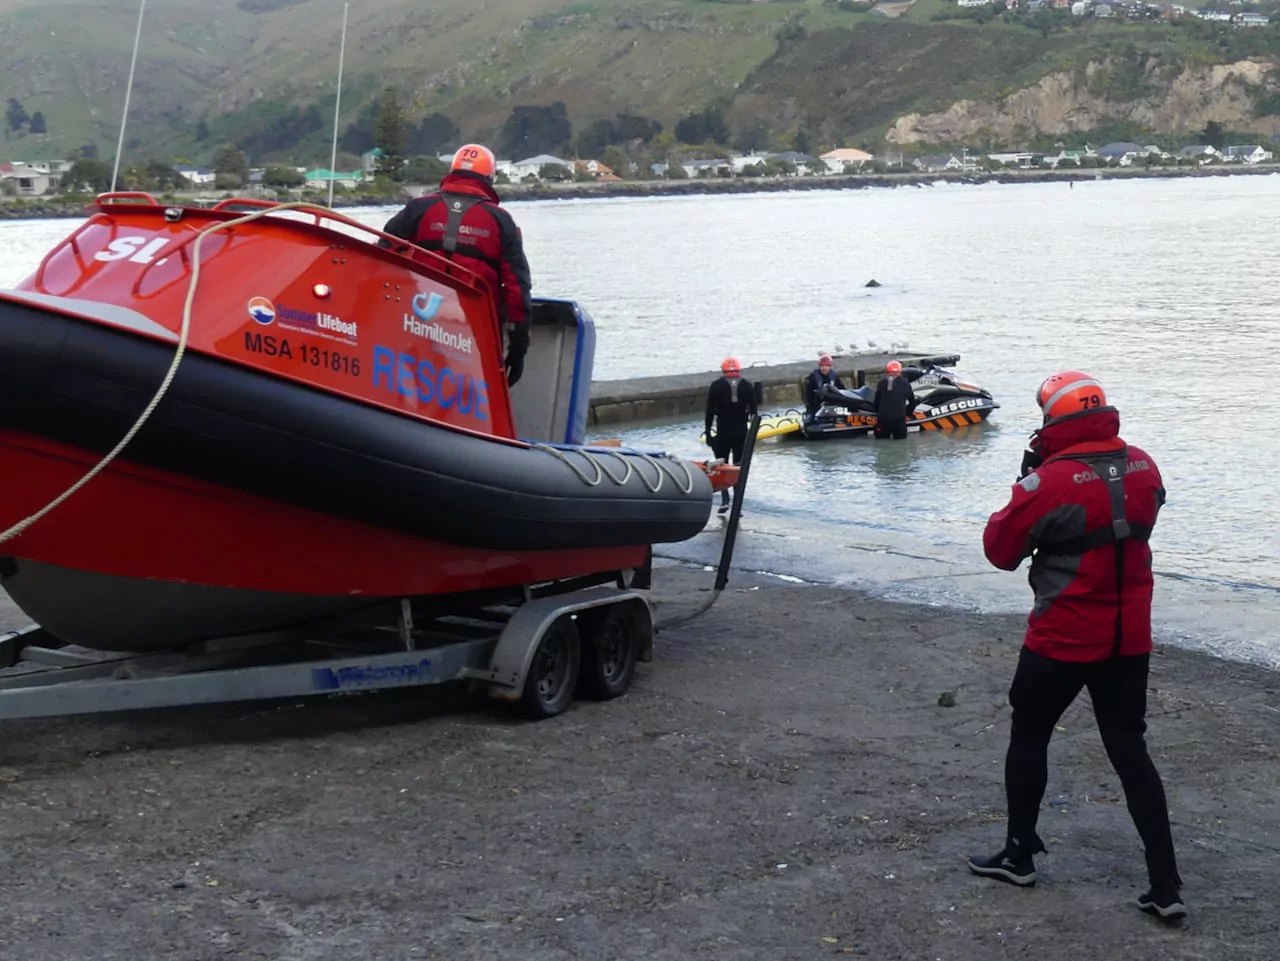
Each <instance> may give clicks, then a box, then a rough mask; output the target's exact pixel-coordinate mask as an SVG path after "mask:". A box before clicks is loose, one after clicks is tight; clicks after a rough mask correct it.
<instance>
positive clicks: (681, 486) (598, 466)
mask: <svg viewBox="0 0 1280 961" xmlns="http://www.w3.org/2000/svg"><path fill="white" fill-rule="evenodd" d="M529 449H530V450H540V451H542V452H543V453H546V454H550V455H552V456H553V457H555V458H557V459H558V460H560V461H563V462H564V463H565V464H566V465H568V467H569V469H570V470H572V471H573V472H574V473H575V474H577V475H578V477H579V479H580V480H581V481H582V482H583V483H584V484H586V485H587V486H588V487H597V486H599V484H600V482H601V481H603V480H604V479H605V478H606V477H607V478H609V480H611V481H613V483H614V484H616V485H617V486H618V487H623V486H625V485H626V483H627V481H629V480H630V479H631V475H632V474H635V475H636V476H637V477H639V478H640V482H641V483H642V484H644V486H645V487H646V488H648V490H649V492H650V493H651V494H656V493H658V491H660V490H662V485H663V484H664V483H665V478H667V477H670V478H671V482H672V483H673V484H675V485H676V488H677V490H679V491H680V492H681V493H683V494H692V493H693V472H692V471H690V470H689V465H688V464H686V463H685V462H684V461H682V460H680V459H679V458H678V457H673V456H671V455H670V454H662V455H660V456H661V458H662V460H661V461H660V460H659V459H658V458H657V457H654V456H653V455H652V454H646V453H645V452H644V451H640V450H637V451H632V452H631V454H630V457H627V456H624V455H623V454H622V453H620V452H619V451H615V450H595V451H588V450H583V449H582V448H573V449H572V450H571V451H570V453H574V454H578V455H579V456H581V457H582V458H583V460H585V461H586V462H587V463H588V464H590V465H591V466H592V468H593V469H594V470H595V477H594V478H592V477H588V476H587V475H586V474H585V473H584V472H583V471H582V470H581V469H580V468H579V467H578V465H577V464H575V463H574V462H573V461H571V460H570V459H569V457H568V455H566V454H565V452H564V451H562V450H561V449H560V448H558V447H553V446H552V445H550V444H530V445H529ZM602 454H603V455H605V456H607V457H613V458H616V459H617V460H620V461H621V462H622V465H623V466H624V467H625V468H626V471H625V472H624V473H623V475H622V477H621V479H619V478H618V476H617V475H616V474H614V473H613V471H611V470H609V469H608V468H607V467H605V466H604V464H603V463H602V462H601V461H598V460H596V456H598V455H602ZM636 459H639V460H644V461H648V462H649V463H650V464H652V465H653V469H654V471H655V472H656V474H655V475H654V476H655V477H656V481H655V482H653V483H650V481H649V479H648V478H647V477H645V476H644V473H643V472H642V471H641V470H640V469H639V467H637V466H636ZM662 461H671V462H674V463H676V464H678V465H679V466H680V469H681V470H682V471H683V472H684V481H683V482H682V481H681V480H680V478H678V477H677V476H676V475H675V474H674V473H672V472H671V471H670V470H668V469H667V468H666V467H664V466H663V463H662Z"/></svg>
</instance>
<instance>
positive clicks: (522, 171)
mask: <svg viewBox="0 0 1280 961" xmlns="http://www.w3.org/2000/svg"><path fill="white" fill-rule="evenodd" d="M449 159H450V160H452V159H453V158H452V157H450V158H449ZM548 164H553V165H555V166H559V167H564V168H565V169H566V170H573V163H572V162H571V161H568V160H561V159H560V158H559V157H553V156H552V155H551V154H549V153H540V154H538V155H537V156H536V157H526V158H525V159H524V160H517V161H516V162H515V163H513V164H512V165H511V173H509V174H508V175H507V176H509V177H511V178H512V179H513V180H519V179H522V178H524V177H527V176H528V175H529V174H533V175H534V176H535V177H538V176H541V173H540V171H541V170H542V168H543V167H545V166H547V165H548Z"/></svg>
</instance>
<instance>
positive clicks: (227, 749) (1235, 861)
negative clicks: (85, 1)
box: [0, 566, 1280, 961]
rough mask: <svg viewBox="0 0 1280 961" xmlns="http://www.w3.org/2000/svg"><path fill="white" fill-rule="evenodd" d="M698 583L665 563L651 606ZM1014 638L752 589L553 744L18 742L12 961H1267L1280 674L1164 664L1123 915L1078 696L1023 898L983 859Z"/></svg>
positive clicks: (1127, 836)
mask: <svg viewBox="0 0 1280 961" xmlns="http://www.w3.org/2000/svg"><path fill="white" fill-rule="evenodd" d="M710 576H711V575H710V574H708V573H705V572H702V571H691V570H687V569H684V568H680V567H673V566H662V567H659V569H658V571H657V573H656V577H655V585H656V588H657V590H656V594H657V596H658V599H659V602H660V604H659V609H660V615H665V614H666V613H670V612H671V611H673V610H676V609H679V608H680V607H682V606H688V605H692V604H695V603H696V602H697V601H698V599H699V598H700V597H703V596H705V595H703V594H701V588H702V587H703V586H705V585H706V584H707V583H708V582H709V579H710ZM20 621H21V617H20V616H17V615H16V612H14V611H13V610H12V608H11V606H7V601H6V602H3V603H0V629H4V628H5V627H6V626H8V627H12V626H15V625H16V623H18V622H20ZM1020 637H1021V618H1006V617H992V616H981V615H974V614H964V613H957V612H954V611H948V610H943V609H936V608H928V607H910V606H904V605H896V604H889V603H885V602H882V601H878V600H876V599H874V598H869V597H866V596H862V595H859V594H856V593H852V592H848V591H842V590H836V589H829V588H820V587H811V586H790V585H788V586H782V585H779V584H778V583H777V582H775V581H764V580H752V579H750V578H749V577H747V576H746V575H739V576H736V577H735V579H734V582H733V585H732V586H731V588H730V590H729V591H728V592H726V594H725V596H724V597H722V598H721V599H720V601H719V602H718V603H717V605H716V606H715V607H714V608H713V609H712V612H711V613H710V614H708V615H707V616H705V617H703V618H702V619H700V620H697V621H694V622H693V623H691V624H689V625H687V626H684V627H681V628H676V629H673V630H671V631H668V632H664V633H663V634H661V635H660V636H659V638H658V642H657V652H656V659H655V661H654V662H653V663H651V664H647V665H641V668H640V672H639V675H638V677H637V680H636V682H635V685H634V687H633V688H632V690H631V692H630V693H629V694H628V695H627V696H626V697H625V698H623V699H620V700H617V701H613V702H610V703H604V704H592V703H584V704H579V705H575V706H574V708H573V709H572V710H570V711H569V712H568V713H566V714H565V715H563V716H561V717H559V718H555V719H552V720H549V721H544V722H540V723H528V722H522V721H518V720H515V719H513V718H512V717H511V716H510V715H509V714H508V713H507V712H506V711H505V710H504V709H503V708H502V707H501V706H500V705H498V704H496V703H494V702H490V701H488V700H486V699H484V698H483V697H478V696H475V695H468V694H466V693H465V692H461V691H454V692H438V693H436V694H434V695H433V696H424V695H423V694H422V693H421V692H412V691H401V692H391V693H384V694H366V695H359V696H343V697H334V698H316V699H310V700H303V701H296V702H273V703H270V704H261V703H258V704H242V705H231V706H219V707H216V708H197V709H173V710H167V711H152V712H143V713H134V714H127V715H107V716H102V717H96V718H77V719H67V720H52V721H21V722H8V723H4V724H2V725H0V902H2V903H3V905H4V910H3V912H2V913H0V958H3V959H4V961H37V959H39V961H47V959H55V961H74V959H95V961H96V959H103V961H106V959H120V961H162V959H163V961H168V959H174V961H204V959H224V958H237V959H238V958H244V959H264V961H268V959H269V961H293V959H298V961H302V959H306V961H330V959H332V961H350V959H354V958H359V959H362V961H366V959H367V961H382V959H387V961H391V959H396V961H399V959H410V958H412V959H418V958H438V959H442V961H445V959H447V961H464V959H472V958H474V959H485V961H491V959H493V958H498V957H505V958H517V959H520V961H563V959H579V958H581V959H590V961H615V959H646V961H667V959H684V958H699V959H701V958H706V959H716V961H720V959H724V961H729V959H734V961H737V959H744V961H745V959H752V961H755V959H769V961H780V959H787V961H789V959H808V958H826V957H831V956H848V955H852V956H855V957H868V958H876V959H888V958H909V959H935V958H936V959H945V961H951V959H974V961H993V959H1003V958H1035V959H1037V961H1057V959H1063V961H1067V959H1071V961H1075V959H1085V958H1088V959H1095V958H1124V959H1132V961H1142V959H1156V958H1159V959H1192V958H1210V959H1215V961H1216V959H1232V961H1246V959H1255V958H1256V959H1263V958H1275V957H1276V956H1277V953H1278V951H1280V948H1278V947H1277V946H1280V931H1278V929H1277V921H1276V914H1275V909H1274V900H1275V895H1276V892H1277V891H1280V857H1277V852H1278V849H1280V799H1278V797H1277V791H1276V786H1277V780H1278V776H1277V775H1278V772H1280V762H1278V761H1277V759H1276V753H1275V749H1274V745H1275V743H1277V741H1280V683H1278V682H1277V676H1276V675H1273V674H1270V673H1267V672H1265V671H1261V670H1258V669H1254V668H1251V667H1245V666H1240V665H1235V664H1230V663H1226V662H1222V661H1215V660H1211V659H1208V658H1205V657H1202V656H1199V655H1194V654H1188V653H1183V652H1179V651H1176V650H1167V649H1165V650H1161V651H1160V652H1159V653H1158V656H1157V657H1156V658H1155V659H1154V661H1153V675H1152V682H1151V683H1152V691H1151V714H1152V717H1151V729H1150V733H1149V739H1150V742H1151V744H1152V752H1153V755H1154V756H1155V758H1156V763H1157V765H1158V766H1159V767H1160V770H1161V773H1162V774H1163V775H1164V777H1165V782H1166V786H1167V788H1168V791H1169V795H1170V805H1171V810H1172V814H1173V817H1174V837H1175V840H1176V842H1177V844H1178V849H1179V857H1180V859H1181V869H1182V874H1183V877H1184V879H1185V881H1186V888H1185V892H1184V893H1185V894H1186V896H1187V899H1188V903H1189V907H1190V910H1191V916H1190V917H1189V918H1188V919H1187V921H1186V922H1185V923H1184V924H1183V925H1182V926H1181V927H1179V928H1169V927H1166V926H1164V925H1162V924H1160V923H1159V922H1157V921H1155V920H1154V919H1151V918H1148V917H1147V916H1145V915H1143V914H1141V913H1140V912H1139V911H1138V910H1137V909H1136V908H1135V907H1134V906H1133V899H1134V898H1135V897H1136V896H1137V895H1138V894H1139V893H1141V891H1142V890H1143V889H1144V887H1145V884H1144V882H1145V875H1144V870H1143V862H1142V852H1141V847H1140V843H1139V841H1138V838H1137V834H1136V832H1135V831H1134V829H1133V826H1132V824H1131V823H1130V821H1129V819H1128V815H1127V813H1126V811H1125V807H1124V803H1123V800H1122V797H1121V795H1120V790H1119V784H1118V780H1117V778H1116V777H1115V774H1114V773H1113V772H1112V771H1111V769H1110V768H1109V767H1108V765H1107V761H1106V756H1105V754H1104V753H1103V751H1102V747H1101V744H1100V742H1099V740H1098V737H1097V733H1096V730H1095V728H1094V726H1093V721H1092V716H1091V714H1090V711H1089V708H1088V701H1087V698H1086V699H1084V701H1083V702H1081V703H1077V704H1076V705H1075V706H1073V707H1072V709H1071V710H1070V711H1069V712H1068V714H1067V715H1066V716H1065V717H1064V718H1063V721H1062V728H1063V730H1062V732H1061V733H1059V734H1058V735H1057V737H1056V738H1055V741H1054V745H1053V748H1052V754H1051V764H1052V769H1051V776H1050V784H1049V793H1048V796H1047V797H1046V804H1045V808H1044V813H1043V816H1042V820H1041V831H1040V833H1041V834H1042V835H1043V836H1044V838H1045V840H1046V843H1047V844H1048V846H1049V849H1050V853H1049V854H1048V855H1047V856H1046V855H1041V856H1040V858H1039V859H1038V864H1037V867H1038V870H1039V873H1040V883H1039V885H1038V887H1036V888H1035V889H1033V890H1029V891H1022V890H1015V889H1012V888H1010V887H1007V886H1004V885H1000V884H996V883H993V882H991V881H986V880H982V879H978V878H974V877H972V876H970V875H969V874H968V873H967V871H966V870H965V868H964V858H965V856H967V855H969V854H972V853H979V852H981V853H989V852H990V850H994V848H995V847H997V846H998V845H999V844H1000V843H1001V842H1002V841H1003V830H1004V824H1003V792H1002V786H1001V769H1002V764H1003V753H1004V747H1005V743H1006V738H1007V732H1008V714H1009V711H1008V706H1007V703H1006V701H1005V692H1006V689H1007V685H1008V681H1009V679H1010V677H1011V676H1012V671H1013V666H1014V663H1015V659H1016V655H1017V650H1018V642H1019V639H1020ZM944 692H954V697H955V706H954V707H943V706H941V705H940V703H939V695H940V694H943V693H944ZM1268 892H1270V893H1268Z"/></svg>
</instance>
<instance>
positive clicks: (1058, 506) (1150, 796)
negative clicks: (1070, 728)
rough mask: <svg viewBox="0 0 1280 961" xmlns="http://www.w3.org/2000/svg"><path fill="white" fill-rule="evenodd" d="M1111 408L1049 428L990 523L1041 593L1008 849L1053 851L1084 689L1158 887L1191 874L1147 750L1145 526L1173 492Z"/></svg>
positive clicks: (1000, 561) (1016, 734)
mask: <svg viewBox="0 0 1280 961" xmlns="http://www.w3.org/2000/svg"><path fill="white" fill-rule="evenodd" d="M1119 433H1120V415H1119V414H1118V413H1117V412H1116V410H1115V409H1114V408H1111V407H1102V408H1099V409H1098V410H1096V411H1089V412H1088V413H1082V414H1072V415H1068V416H1067V417H1065V418H1062V419H1060V420H1058V421H1056V422H1053V423H1050V424H1048V425H1046V426H1045V427H1043V428H1042V429H1041V430H1040V431H1039V432H1038V434H1037V435H1036V437H1035V438H1034V440H1033V443H1032V448H1033V454H1032V456H1031V460H1030V462H1029V463H1028V462H1025V461H1024V471H1025V475H1024V476H1023V477H1022V478H1021V479H1020V480H1018V482H1017V483H1016V484H1014V486H1013V496H1012V498H1011V499H1010V501H1009V503H1008V505H1006V506H1005V507H1004V508H1003V509H1002V510H999V511H997V512H996V513H994V514H992V515H991V517H990V519H989V520H988V522H987V527H986V530H985V532H984V533H983V539H982V540H983V548H984V550H985V552H986V555H987V559H988V560H989V561H990V562H991V563H992V564H994V565H995V566H996V567H999V568H1002V569H1004V570H1015V569H1016V568H1017V567H1018V565H1019V564H1020V563H1021V562H1022V561H1023V559H1025V558H1027V557H1030V558H1031V571H1030V575H1029V580H1030V582H1031V587H1032V589H1033V590H1034V591H1035V606H1034V607H1033V609H1032V611H1031V614H1030V615H1029V617H1028V619H1027V632H1026V635H1025V637H1024V640H1023V648H1022V651H1021V654H1020V656H1019V659H1018V668H1017V671H1016V672H1015V674H1014V678H1013V683H1012V685H1011V687H1010V690H1009V703H1010V705H1011V706H1012V707H1013V719H1012V726H1011V731H1010V739H1009V750H1008V754H1007V756H1006V758H1005V791H1006V794H1007V799H1008V805H1009V823H1008V837H1007V840H1006V847H1005V854H1006V856H1008V857H1010V858H1012V859H1013V860H1014V861H1017V860H1018V859H1019V858H1025V857H1029V856H1031V855H1033V854H1035V853H1036V852H1037V851H1043V850H1044V845H1043V843H1042V842H1041V840H1040V838H1039V837H1038V835H1037V834H1036V825H1037V822H1038V819H1039V813H1040V803H1041V801H1042V799H1043V797H1044V792H1045V787H1046V783H1047V780H1048V749H1049V740H1050V738H1052V736H1053V731H1054V727H1055V725H1056V724H1057V723H1058V720H1059V719H1060V718H1061V717H1062V714H1063V712H1064V711H1066V709H1067V708H1068V707H1069V706H1070V705H1071V703H1072V701H1074V700H1075V698H1076V696H1077V695H1078V694H1079V693H1080V691H1081V689H1082V688H1086V687H1087V688H1088V689H1089V696H1090V699H1091V701H1092V702H1093V712H1094V717H1095V718H1096V719H1097V723H1098V730H1099V733H1100V734H1101V735H1102V743H1103V745H1104V747H1105V748H1106V751H1107V756H1108V757H1109V758H1110V760H1111V763H1112V766H1113V767H1114V768H1115V770H1116V773H1117V774H1118V775H1119V776H1120V782H1121V785H1122V787H1123V789H1124V793H1125V800H1126V801H1127V803H1128V807H1129V813H1130V815H1131V816H1132V818H1133V821H1134V824H1135V825H1136V826H1137V828H1138V833H1139V834H1140V835H1141V837H1142V841H1143V845H1144V847H1145V849H1146V859H1147V870H1148V874H1149V875H1150V878H1151V883H1152V887H1153V889H1155V890H1157V891H1176V889H1177V888H1178V887H1179V886H1180V885H1181V883H1182V881H1181V878H1179V876H1178V870H1177V864H1176V861H1175V857H1174V848H1173V837H1172V833H1171V831H1170V828H1169V811H1168V805H1167V802H1166V799H1165V792H1164V785H1163V784H1162V782H1161V780H1160V775H1159V773H1158V772H1157V771H1156V768H1155V765H1154V764H1153V763H1152V761H1151V757H1150V755H1149V754H1148V752H1147V746H1146V741H1145V739H1144V735H1145V733H1146V709H1147V675H1148V667H1149V662H1150V655H1151V650H1152V643H1151V599H1152V587H1153V576H1152V568H1151V549H1150V547H1149V546H1148V543H1147V542H1148V538H1149V537H1150V535H1151V531H1152V528H1153V527H1154V526H1155V523H1156V517H1157V515H1158V514H1159V512H1160V508H1161V507H1162V506H1163V504H1164V502H1165V489H1164V484H1163V481H1162V479H1161V477H1160V471H1159V469H1158V468H1157V467H1156V464H1155V461H1154V460H1152V458H1151V456H1150V455H1149V454H1147V453H1146V452H1145V451H1143V450H1141V449H1140V448H1138V447H1134V446H1131V445H1128V444H1126V443H1125V442H1124V440H1122V439H1121V438H1120V436H1119ZM1037 462H1039V465H1038V466H1036V463H1037Z"/></svg>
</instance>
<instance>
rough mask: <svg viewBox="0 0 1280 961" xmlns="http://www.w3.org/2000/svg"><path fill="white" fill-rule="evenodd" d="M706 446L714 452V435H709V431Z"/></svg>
mask: <svg viewBox="0 0 1280 961" xmlns="http://www.w3.org/2000/svg"><path fill="white" fill-rule="evenodd" d="M707 446H708V447H710V448H711V449H712V450H715V447H716V435H715V434H713V433H711V431H710V430H708V431H707Z"/></svg>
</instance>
